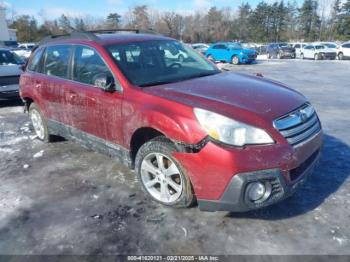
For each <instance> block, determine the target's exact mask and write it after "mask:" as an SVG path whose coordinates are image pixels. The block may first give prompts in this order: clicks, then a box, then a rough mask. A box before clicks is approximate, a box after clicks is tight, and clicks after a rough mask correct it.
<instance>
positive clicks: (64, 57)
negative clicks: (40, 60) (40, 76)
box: [44, 45, 71, 78]
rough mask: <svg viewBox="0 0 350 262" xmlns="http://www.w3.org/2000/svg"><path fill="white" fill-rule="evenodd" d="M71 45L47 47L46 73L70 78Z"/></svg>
mask: <svg viewBox="0 0 350 262" xmlns="http://www.w3.org/2000/svg"><path fill="white" fill-rule="evenodd" d="M70 50H71V47H70V46H66V45H57V46H49V47H47V48H46V53H45V63H44V73H45V74H47V75H52V76H58V77H62V78H68V63H69V57H70Z"/></svg>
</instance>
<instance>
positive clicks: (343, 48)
mask: <svg viewBox="0 0 350 262" xmlns="http://www.w3.org/2000/svg"><path fill="white" fill-rule="evenodd" d="M337 55H338V59H339V60H344V59H350V42H346V43H343V44H341V45H340V46H339V48H338V50H337Z"/></svg>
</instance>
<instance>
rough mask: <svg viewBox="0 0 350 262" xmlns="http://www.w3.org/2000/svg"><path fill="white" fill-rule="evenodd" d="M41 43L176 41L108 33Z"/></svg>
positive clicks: (150, 35) (161, 37)
mask: <svg viewBox="0 0 350 262" xmlns="http://www.w3.org/2000/svg"><path fill="white" fill-rule="evenodd" d="M44 40H45V39H44ZM44 40H43V42H41V43H39V45H52V44H57V43H60V44H71V43H81V42H84V43H86V42H91V43H93V42H95V43H98V44H100V45H103V46H104V45H111V44H116V43H128V42H143V41H152V40H174V39H172V38H169V37H165V36H162V35H159V34H147V33H142V34H139V33H113V34H112V33H107V34H94V37H93V38H90V39H89V38H83V37H82V38H79V37H69V36H62V37H57V38H53V39H51V40H48V41H46V42H45V41H44Z"/></svg>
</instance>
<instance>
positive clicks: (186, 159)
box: [174, 131, 323, 212]
mask: <svg viewBox="0 0 350 262" xmlns="http://www.w3.org/2000/svg"><path fill="white" fill-rule="evenodd" d="M322 137H323V135H322V131H320V132H319V133H318V134H317V135H315V137H313V138H312V139H311V140H309V141H307V143H304V144H302V145H299V146H296V147H293V146H291V145H289V144H287V143H285V144H274V145H268V146H250V147H246V148H240V149H239V148H228V147H225V146H221V145H217V144H215V143H213V142H208V143H207V144H206V145H205V146H204V147H203V148H202V149H201V150H200V151H199V152H198V153H181V152H177V153H174V157H176V158H177V159H178V160H179V162H180V164H181V165H182V166H183V167H184V169H185V170H186V172H187V174H188V175H189V177H190V179H191V182H192V184H193V187H194V191H195V194H196V197H197V200H198V204H199V208H200V209H201V210H204V211H220V210H222V211H224V210H225V211H233V212H245V211H248V210H252V209H257V208H261V207H265V206H269V205H271V204H274V203H277V202H279V201H281V200H283V199H285V198H286V197H288V196H290V195H291V194H293V193H294V192H295V190H296V189H297V188H298V187H299V186H300V185H301V184H303V183H304V182H305V180H306V178H307V177H308V175H309V174H310V173H311V172H312V170H313V168H314V166H315V164H316V163H317V161H318V159H319V156H320V151H321V146H322ZM256 181H259V182H260V181H263V182H269V183H270V184H271V188H272V192H271V195H270V196H269V197H268V198H267V199H266V200H265V201H263V202H252V201H249V199H248V198H247V187H248V185H249V184H250V183H252V182H256Z"/></svg>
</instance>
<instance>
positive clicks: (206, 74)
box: [139, 71, 220, 87]
mask: <svg viewBox="0 0 350 262" xmlns="http://www.w3.org/2000/svg"><path fill="white" fill-rule="evenodd" d="M218 73H220V71H215V72H203V73H200V74H196V75H191V76H188V77H182V78H179V79H172V80H164V81H154V82H150V83H145V84H141V85H139V86H140V87H148V86H158V85H165V84H171V83H176V82H181V81H185V80H189V79H193V78H199V77H205V76H210V75H216V74H218Z"/></svg>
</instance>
